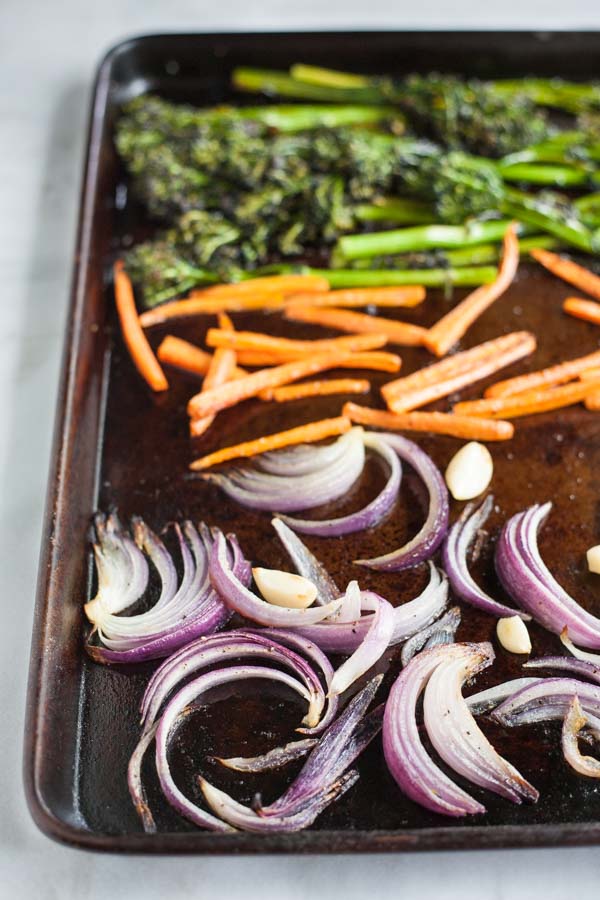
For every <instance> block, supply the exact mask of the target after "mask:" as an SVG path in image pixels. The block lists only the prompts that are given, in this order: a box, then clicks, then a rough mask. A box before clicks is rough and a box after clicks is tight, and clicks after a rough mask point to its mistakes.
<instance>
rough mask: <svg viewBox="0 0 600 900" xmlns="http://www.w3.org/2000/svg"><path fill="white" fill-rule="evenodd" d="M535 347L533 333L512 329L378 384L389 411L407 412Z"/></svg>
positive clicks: (449, 392)
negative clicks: (381, 384) (422, 367)
mask: <svg viewBox="0 0 600 900" xmlns="http://www.w3.org/2000/svg"><path fill="white" fill-rule="evenodd" d="M535 347H536V341H535V336H534V335H533V334H531V333H530V332H528V331H514V332H512V333H511V334H505V335H503V336H502V337H500V338H495V339H494V340H491V341H486V342H485V343H483V344H478V345H477V346H476V347H472V348H471V349H470V350H463V351H462V353H456V354H454V356H449V357H447V358H446V359H443V360H441V361H440V362H437V363H434V364H433V365H431V366H427V367H426V368H424V369H419V370H418V371H417V372H413V373H412V375H408V376H406V377H405V378H397V379H396V380H395V381H389V382H388V383H387V384H384V386H383V387H382V388H381V393H382V395H383V398H384V400H385V402H386V403H387V405H388V407H389V408H390V409H391V410H392V412H395V413H401V412H408V410H411V409H416V408H417V407H419V406H424V405H425V404H427V403H432V402H433V401H434V400H439V399H440V397H447V396H448V394H451V393H453V392H454V391H458V390H460V389H461V388H463V387H465V386H466V385H468V384H471V383H473V382H474V381H479V380H481V379H482V378H487V376H488V375H493V373H494V372H497V371H498V370H499V369H502V368H504V366H508V365H510V364H511V363H513V362H516V361H517V360H519V359H522V358H523V357H524V356H528V355H529V354H530V353H533V351H534V350H535Z"/></svg>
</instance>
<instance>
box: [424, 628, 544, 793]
mask: <svg viewBox="0 0 600 900" xmlns="http://www.w3.org/2000/svg"><path fill="white" fill-rule="evenodd" d="M444 651H445V653H442V654H441V660H440V662H439V664H438V665H437V667H436V668H435V670H434V671H433V673H432V675H431V677H430V679H429V681H428V682H427V687H426V688H425V698H424V701H423V714H424V721H425V728H426V730H427V734H428V736H429V739H430V740H431V743H432V744H433V746H434V747H435V749H436V750H437V752H438V753H439V755H440V757H441V758H442V759H443V760H444V762H445V763H446V764H447V765H448V766H450V768H451V769H453V770H454V771H455V772H457V773H458V774H459V775H462V776H463V777H464V778H466V779H467V780H468V781H471V782H473V784H477V785H479V787H482V788H485V789H486V790H488V791H492V792H493V793H495V794H499V795H500V796H501V797H504V798H505V799H507V800H511V801H512V802H513V803H521V801H522V800H529V801H531V802H534V803H535V802H536V801H537V799H538V797H539V794H538V791H537V790H536V789H535V788H534V787H533V786H532V785H531V784H529V782H528V781H526V780H525V779H524V778H523V776H522V775H521V774H520V773H519V772H518V771H517V769H515V767H514V766H513V765H511V763H509V762H508V761H507V760H505V759H504V758H503V757H502V756H500V755H499V754H498V753H497V752H496V751H495V750H494V748H493V747H492V745H491V744H490V742H489V741H488V739H487V738H486V736H485V735H484V734H483V732H482V731H481V730H480V728H479V726H478V725H477V723H476V722H475V719H474V718H473V715H472V714H471V711H470V710H469V707H468V705H467V703H466V702H465V699H464V698H463V696H462V693H461V688H462V685H463V684H464V682H465V681H467V680H468V679H469V678H472V677H473V676H474V675H476V674H477V673H478V672H480V671H481V670H482V669H483V668H485V667H486V666H488V665H490V663H491V662H492V661H493V659H494V651H493V649H492V646H491V644H480V645H479V647H478V648H477V649H476V650H475V649H473V648H471V650H470V652H469V653H466V654H465V653H453V652H452V647H445V648H444Z"/></svg>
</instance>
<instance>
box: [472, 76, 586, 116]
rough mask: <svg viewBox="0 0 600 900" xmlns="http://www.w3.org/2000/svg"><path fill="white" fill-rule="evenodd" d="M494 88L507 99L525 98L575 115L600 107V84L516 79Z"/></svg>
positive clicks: (538, 104)
mask: <svg viewBox="0 0 600 900" xmlns="http://www.w3.org/2000/svg"><path fill="white" fill-rule="evenodd" d="M490 85H491V88H492V89H493V90H494V91H495V93H496V94H497V95H498V96H499V97H503V98H505V99H506V100H511V99H513V98H514V97H523V96H525V97H528V98H529V100H531V101H532V102H533V103H535V104H536V105H537V106H549V107H552V108H554V109H561V110H563V111H564V112H569V113H574V114H575V113H580V112H583V111H585V110H589V109H598V108H600V83H597V82H596V83H592V84H590V83H587V84H578V83H576V82H573V81H564V80H563V79H561V78H515V79H505V80H504V79H503V80H502V81H493V82H491V83H490Z"/></svg>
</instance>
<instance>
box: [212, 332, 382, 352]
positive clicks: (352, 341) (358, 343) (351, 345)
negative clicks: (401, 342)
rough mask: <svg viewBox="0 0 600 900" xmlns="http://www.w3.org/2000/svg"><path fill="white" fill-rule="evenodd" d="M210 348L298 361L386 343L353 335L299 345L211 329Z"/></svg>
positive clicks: (374, 337)
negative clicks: (282, 355)
mask: <svg viewBox="0 0 600 900" xmlns="http://www.w3.org/2000/svg"><path fill="white" fill-rule="evenodd" d="M206 343H207V345H208V346H209V347H230V348H231V349H232V350H258V351H259V352H261V353H265V352H266V353H271V354H278V353H290V352H291V353H293V355H294V356H295V358H296V359H299V358H300V357H302V356H312V354H313V353H317V352H319V351H322V350H374V349H376V348H377V347H384V346H385V345H386V343H387V336H386V335H385V334H352V335H349V336H348V337H337V338H329V339H326V340H319V341H300V340H291V339H290V338H281V337H273V336H272V335H270V334H262V333H261V332H254V331H221V330H219V329H218V328H209V329H208V332H207V335H206Z"/></svg>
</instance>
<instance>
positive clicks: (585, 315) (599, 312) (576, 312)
mask: <svg viewBox="0 0 600 900" xmlns="http://www.w3.org/2000/svg"><path fill="white" fill-rule="evenodd" d="M563 310H564V311H565V312H566V313H568V314H569V315H570V316H575V318H576V319H583V320H584V322H591V323H592V324H593V325H600V304H598V303H596V301H595V300H582V299H581V297H568V298H567V299H566V300H565V302H564V303H563Z"/></svg>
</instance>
